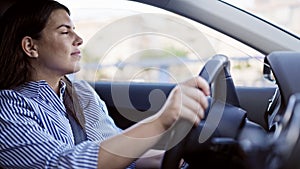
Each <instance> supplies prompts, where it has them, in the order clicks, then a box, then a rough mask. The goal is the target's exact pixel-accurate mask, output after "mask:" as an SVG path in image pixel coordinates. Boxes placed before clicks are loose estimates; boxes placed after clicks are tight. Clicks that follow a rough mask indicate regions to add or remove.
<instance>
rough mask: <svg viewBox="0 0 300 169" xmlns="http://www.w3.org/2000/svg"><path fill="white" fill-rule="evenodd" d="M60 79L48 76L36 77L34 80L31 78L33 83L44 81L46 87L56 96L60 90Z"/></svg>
mask: <svg viewBox="0 0 300 169" xmlns="http://www.w3.org/2000/svg"><path fill="white" fill-rule="evenodd" d="M61 79H62V77H55V78H54V77H50V76H47V77H45V76H37V77H36V78H33V81H40V80H45V81H46V82H47V83H48V85H49V86H50V87H51V88H52V89H53V90H54V92H55V93H56V94H59V88H60V80H61Z"/></svg>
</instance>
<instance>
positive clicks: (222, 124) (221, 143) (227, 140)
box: [0, 0, 300, 169]
mask: <svg viewBox="0 0 300 169" xmlns="http://www.w3.org/2000/svg"><path fill="white" fill-rule="evenodd" d="M15 1H17V0H15ZM135 1H136V2H140V3H145V4H149V5H153V6H156V7H159V8H163V9H166V10H169V11H171V12H174V13H177V14H181V15H182V16H185V17H188V18H190V19H192V20H194V21H198V22H201V23H203V24H205V25H207V26H210V27H212V28H214V29H216V30H218V31H220V32H222V33H225V34H227V35H228V36H231V37H233V38H236V39H238V40H240V41H241V42H243V43H245V44H247V45H249V46H251V47H253V48H255V49H257V50H259V51H260V52H262V53H264V54H265V55H266V57H265V60H264V65H265V67H264V71H263V72H261V73H262V74H264V76H265V77H266V78H270V79H271V77H272V79H271V80H274V81H275V82H276V86H275V87H245V86H237V85H235V84H234V82H233V80H232V76H231V72H230V70H231V67H230V66H231V65H230V60H229V59H228V57H227V56H225V55H222V54H217V55H214V56H211V58H210V59H209V60H207V61H206V63H205V64H204V66H203V67H202V68H201V71H200V72H199V76H202V77H203V78H204V79H206V80H207V81H208V82H209V84H210V86H211V93H212V94H211V96H209V97H208V100H209V103H210V106H209V108H208V109H207V110H206V116H205V119H204V120H203V121H201V123H200V124H199V126H198V127H195V128H193V127H191V126H190V125H189V124H187V123H186V122H184V121H179V122H177V123H176V125H174V127H173V128H172V129H170V131H169V132H168V133H167V134H166V136H165V137H164V138H163V139H162V140H161V142H160V143H158V144H157V145H156V146H155V148H156V149H164V150H167V151H166V154H165V156H164V159H163V161H162V169H172V168H177V166H179V163H180V160H181V159H182V158H183V159H184V160H185V162H186V163H187V164H188V166H187V168H189V169H196V168H202V167H203V168H217V167H218V168H223V169H224V168H230V169H233V168H238V169H241V168H245V169H254V168H261V169H283V168H284V169H292V168H293V169H294V168H300V163H299V162H298V161H297V160H298V159H297V157H298V156H299V153H300V143H299V140H300V137H299V135H300V114H299V112H300V94H298V93H299V92H300V88H299V86H300V75H299V73H298V72H299V70H300V68H299V65H298V63H300V53H299V48H298V47H299V44H300V41H299V39H298V38H296V37H288V36H290V35H286V32H281V31H280V30H278V29H277V27H274V25H268V24H267V23H265V22H262V21H261V20H259V19H257V18H250V17H249V16H248V15H247V14H246V13H243V12H237V10H235V9H229V7H228V5H224V4H222V3H207V4H206V6H205V7H204V6H201V5H195V4H194V3H195V2H194V1H193V0H186V1H181V0H135ZM13 2H14V1H11V0H2V1H0V16H1V14H2V13H3V11H4V10H5V9H6V8H7V7H8V6H9V5H10V4H11V3H13ZM186 9H189V10H186ZM208 9H215V10H210V15H207V14H205V13H204V11H207V10H208ZM187 11H194V12H187ZM220 11H222V12H220ZM233 11H235V12H233ZM224 14H225V15H227V16H230V17H228V18H224V17H223V16H222V15H224ZM240 19H245V20H249V22H248V25H241V24H240V23H238V22H237V20H240ZM221 20H222V22H221ZM224 20H225V21H227V22H225V21H224ZM224 23H225V24H224ZM243 27H248V29H247V31H249V32H246V33H245V32H241V31H238V30H240V29H243ZM254 27H255V28H254ZM252 28H253V29H252ZM260 28H263V29H261V30H263V31H261V32H256V31H255V30H256V29H260ZM251 31H252V32H251ZM247 34H251V37H249V36H247ZM270 34H271V35H273V34H276V36H270ZM257 39H264V40H263V42H261V43H259V42H258V41H257ZM281 41H286V43H281ZM90 84H91V85H92V86H93V87H94V88H95V91H96V92H97V93H98V95H99V96H100V97H101V99H103V100H104V101H105V103H106V105H107V107H108V111H109V115H110V116H111V117H112V118H113V119H114V121H115V123H116V124H117V126H118V127H120V128H122V129H126V128H128V127H130V126H131V125H133V124H135V123H136V122H138V121H140V120H142V119H144V118H147V117H149V116H151V115H153V114H154V113H155V112H157V111H158V110H159V109H160V108H161V107H162V106H163V104H164V102H165V100H166V98H167V96H168V95H169V93H170V91H171V90H172V89H173V87H174V86H175V85H176V84H172V83H147V82H143V83H140V82H112V81H96V82H90ZM182 133H184V134H182Z"/></svg>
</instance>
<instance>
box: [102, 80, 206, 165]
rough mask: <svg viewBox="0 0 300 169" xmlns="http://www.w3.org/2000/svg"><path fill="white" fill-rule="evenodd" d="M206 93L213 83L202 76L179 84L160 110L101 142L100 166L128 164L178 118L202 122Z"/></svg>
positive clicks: (193, 122) (147, 148) (148, 147)
mask: <svg viewBox="0 0 300 169" xmlns="http://www.w3.org/2000/svg"><path fill="white" fill-rule="evenodd" d="M200 89H201V90H200ZM205 95H209V87H208V84H207V83H206V82H205V80H203V79H202V78H200V77H196V78H193V79H191V80H188V81H186V82H184V83H181V84H179V85H178V86H176V87H175V88H174V89H173V90H172V91H171V93H170V95H169V97H168V99H167V101H166V103H165V104H164V106H163V107H162V108H161V110H160V111H159V112H158V113H156V114H155V115H153V116H151V117H149V118H147V119H145V120H143V121H141V122H139V123H137V124H135V125H134V126H132V127H130V128H128V129H127V130H125V131H124V132H123V133H122V134H119V135H116V136H114V137H112V138H109V139H107V140H105V141H103V142H102V143H101V146H100V150H99V157H98V168H106V167H108V168H125V167H126V166H128V165H129V164H130V163H131V162H132V161H133V160H135V159H136V158H138V157H140V156H141V155H142V154H144V153H145V152H146V151H147V150H149V149H151V148H152V147H153V146H154V145H155V144H156V143H157V142H158V141H159V140H160V138H161V137H162V136H163V134H164V133H165V132H166V131H167V130H168V129H169V128H170V127H171V126H172V125H173V124H174V123H175V122H176V121H177V120H178V119H185V120H188V121H189V122H191V123H192V124H194V125H198V123H199V122H200V120H201V119H202V118H203V117H204V109H205V108H206V107H207V105H208V103H207V99H206V96H205Z"/></svg>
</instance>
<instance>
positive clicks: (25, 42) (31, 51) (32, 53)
mask: <svg viewBox="0 0 300 169" xmlns="http://www.w3.org/2000/svg"><path fill="white" fill-rule="evenodd" d="M22 49H23V51H24V52H25V53H26V54H27V55H28V56H29V57H30V58H38V57H39V55H38V51H37V46H36V45H35V44H34V41H33V39H32V38H31V37H29V36H25V37H24V38H23V39H22Z"/></svg>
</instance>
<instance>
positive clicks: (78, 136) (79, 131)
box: [67, 109, 87, 145]
mask: <svg viewBox="0 0 300 169" xmlns="http://www.w3.org/2000/svg"><path fill="white" fill-rule="evenodd" d="M67 118H68V119H69V122H70V125H71V128H72V133H73V136H74V141H75V145H77V144H79V143H81V142H83V141H85V140H87V135H86V133H85V132H84V131H83V128H82V127H81V126H80V125H79V124H78V123H77V121H76V120H75V119H74V117H73V116H72V115H71V114H70V113H69V111H68V109H67Z"/></svg>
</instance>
